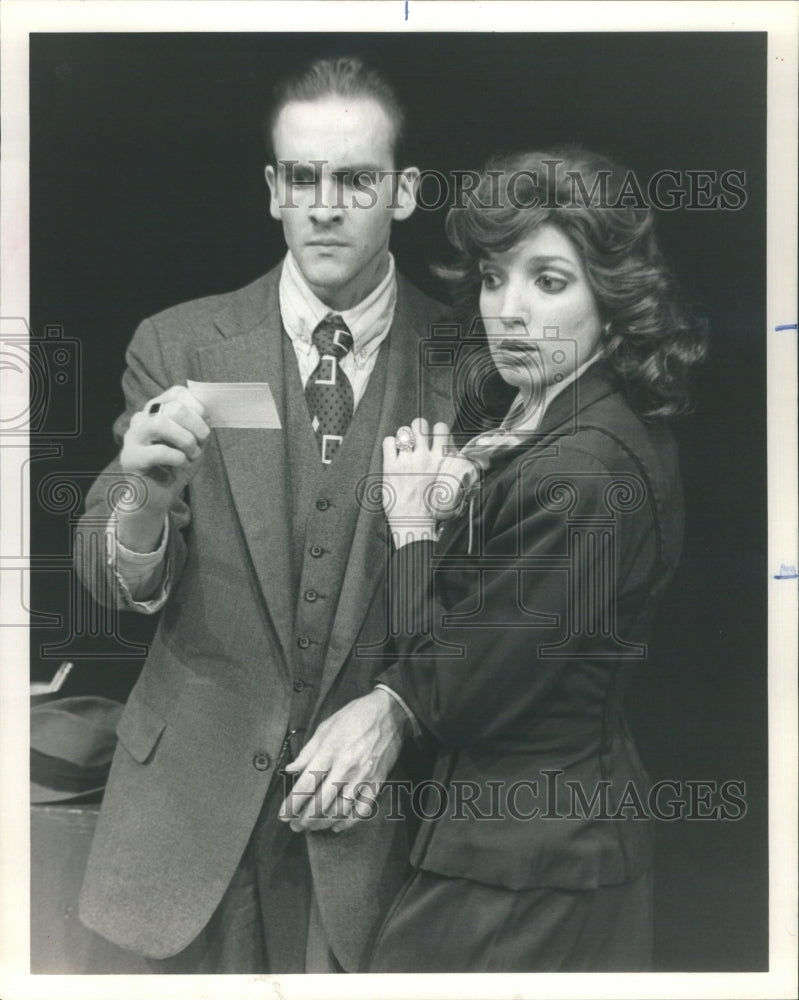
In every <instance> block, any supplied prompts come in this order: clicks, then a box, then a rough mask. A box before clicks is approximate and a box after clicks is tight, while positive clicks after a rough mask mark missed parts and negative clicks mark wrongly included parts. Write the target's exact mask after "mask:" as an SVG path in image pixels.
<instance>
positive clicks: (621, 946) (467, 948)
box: [369, 871, 652, 972]
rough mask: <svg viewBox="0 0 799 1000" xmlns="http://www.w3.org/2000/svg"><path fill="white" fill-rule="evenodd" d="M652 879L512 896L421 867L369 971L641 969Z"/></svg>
mask: <svg viewBox="0 0 799 1000" xmlns="http://www.w3.org/2000/svg"><path fill="white" fill-rule="evenodd" d="M651 954H652V887H651V873H649V872H647V873H645V874H644V875H642V876H641V877H640V878H638V879H636V880H635V881H634V882H625V883H622V884H620V885H606V886H600V887H599V888H598V889H580V890H573V889H550V888H542V889H524V890H521V891H518V892H514V891H513V890H510V889H502V888H498V887H496V886H490V885H482V884H480V883H478V882H472V881H470V880H469V879H465V878H447V877H446V876H442V875H434V874H432V873H431V872H426V871H417V872H416V873H415V874H414V875H413V877H412V878H411V879H410V880H409V882H408V883H407V884H406V886H405V889H404V890H403V892H402V893H401V894H400V896H398V898H397V900H396V901H395V903H394V906H393V907H392V909H391V911H390V912H389V915H388V917H387V919H386V922H385V924H384V925H383V928H382V930H381V932H380V934H379V936H378V939H377V943H376V946H375V950H374V953H373V957H372V962H371V965H370V968H369V971H370V972H646V971H648V970H649V969H650V968H651V961H652V958H651Z"/></svg>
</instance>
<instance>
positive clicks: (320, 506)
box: [316, 497, 330, 510]
mask: <svg viewBox="0 0 799 1000" xmlns="http://www.w3.org/2000/svg"><path fill="white" fill-rule="evenodd" d="M329 506H330V501H329V500H325V498H324V497H320V498H319V499H318V500H317V501H316V509H317V510H327V509H328V507H329Z"/></svg>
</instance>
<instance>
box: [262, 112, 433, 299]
mask: <svg viewBox="0 0 799 1000" xmlns="http://www.w3.org/2000/svg"><path fill="white" fill-rule="evenodd" d="M391 139H392V130H391V123H390V121H389V118H388V115H387V114H386V112H385V111H384V110H383V108H382V107H381V105H380V104H379V103H378V102H377V101H375V100H372V99H371V98H351V99H346V98H342V97H335V96H330V97H325V98H321V99H319V100H317V101H292V102H291V103H289V104H287V105H286V106H285V107H284V108H282V110H281V111H280V114H279V115H278V117H277V121H276V122H275V127H274V134H273V145H274V150H275V155H276V158H277V170H275V169H274V168H273V167H272V166H271V165H270V166H268V167H267V168H266V181H267V184H268V185H269V190H270V193H271V200H270V212H271V214H272V217H273V218H275V219H279V220H280V221H281V222H282V223H283V234H284V236H285V238H286V243H287V244H288V247H289V249H290V250H291V252H292V254H293V255H294V257H295V258H296V260H297V263H298V265H299V268H300V271H301V272H302V274H303V277H304V278H305V280H306V281H307V282H308V284H309V285H310V287H311V289H312V290H313V291H314V292H315V293H316V294H317V295H318V296H319V298H320V299H321V300H322V301H323V302H324V303H325V305H328V306H330V307H331V308H332V309H339V310H341V309H348V308H351V307H352V306H354V305H357V303H358V302H360V301H362V300H363V299H364V298H365V297H366V296H367V295H368V294H369V293H370V292H371V291H372V290H373V289H374V288H375V287H376V286H377V285H378V284H379V282H380V281H381V279H382V278H383V277H384V275H385V273H386V268H387V266H388V243H389V235H390V231H391V223H392V221H393V220H394V219H404V218H407V217H408V216H409V215H410V214H411V212H412V211H413V209H414V208H415V202H414V196H413V187H414V181H415V178H416V176H417V175H418V171H416V170H415V168H408V169H407V170H405V171H403V172H402V173H401V174H397V173H396V172H395V167H394V157H393V153H392V142H391ZM380 171H384V172H385V174H384V176H382V178H381V177H380V175H379V172H380Z"/></svg>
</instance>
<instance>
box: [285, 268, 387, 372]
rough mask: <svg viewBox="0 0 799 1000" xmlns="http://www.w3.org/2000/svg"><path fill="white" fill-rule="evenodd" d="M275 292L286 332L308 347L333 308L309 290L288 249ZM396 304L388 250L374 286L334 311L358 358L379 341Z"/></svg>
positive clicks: (385, 331) (303, 346)
mask: <svg viewBox="0 0 799 1000" xmlns="http://www.w3.org/2000/svg"><path fill="white" fill-rule="evenodd" d="M278 295H279V300H280V315H281V318H282V320H283V326H284V327H285V328H286V333H287V334H288V335H289V337H290V339H291V340H292V342H293V343H294V344H295V346H299V347H300V348H301V349H303V350H305V351H310V349H311V346H312V342H311V335H312V334H313V331H314V330H315V329H316V327H317V326H318V324H319V323H320V322H321V321H322V320H323V319H324V318H325V316H327V314H328V313H330V312H335V310H332V309H330V307H329V306H326V305H325V304H324V302H322V301H321V299H320V298H319V297H318V296H317V295H316V294H315V293H314V292H313V291H312V290H311V288H310V287H309V286H308V283H307V281H306V280H305V278H304V277H303V276H302V272H301V271H300V268H299V266H298V264H297V261H296V259H295V257H294V255H293V254H292V252H291V251H290V250H289V251H288V252H287V253H286V257H285V259H284V261H283V268H282V270H281V272H280V284H279V286H278ZM396 304H397V276H396V269H395V266H394V257H393V256H392V255H391V254H389V255H388V270H387V271H386V275H385V277H384V278H383V280H382V281H381V282H380V284H379V285H378V286H377V288H375V289H374V290H373V291H372V292H370V293H369V295H367V296H366V298H365V299H363V301H361V302H359V303H358V304H357V305H355V306H353V308H352V309H344V310H340V311H339V312H338V315H339V316H341V318H342V319H343V320H344V322H345V323H346V324H347V326H348V328H349V331H350V333H351V334H352V339H353V352H354V353H355V355H356V357H357V358H358V359H359V360H361V361H364V360H366V359H367V358H368V357H369V356H370V355H371V354H372V352H373V351H376V350H377V348H378V347H379V346H380V344H381V343H382V341H383V339H384V338H385V335H386V334H387V333H388V330H389V327H390V326H391V322H392V320H393V319H394V309H395V307H396Z"/></svg>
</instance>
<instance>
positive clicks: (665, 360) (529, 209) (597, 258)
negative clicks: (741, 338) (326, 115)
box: [436, 148, 707, 419]
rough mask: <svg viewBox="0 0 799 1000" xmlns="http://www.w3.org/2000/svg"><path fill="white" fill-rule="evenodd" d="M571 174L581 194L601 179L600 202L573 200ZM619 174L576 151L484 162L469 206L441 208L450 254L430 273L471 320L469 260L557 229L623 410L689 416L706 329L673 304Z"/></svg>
mask: <svg viewBox="0 0 799 1000" xmlns="http://www.w3.org/2000/svg"><path fill="white" fill-rule="evenodd" d="M553 163H557V168H556V172H555V174H554V177H553V176H552V175H551V170H550V168H551V166H552V165H553ZM575 176H577V177H579V178H580V180H581V181H582V182H583V186H584V188H585V191H586V192H593V191H594V190H595V185H597V184H598V183H599V182H600V181H602V182H604V183H605V184H606V192H607V197H606V199H604V204H594V203H593V199H592V198H590V197H589V198H586V197H582V196H581V197H575V194H576V189H575V181H574V178H575ZM627 176H628V171H626V170H624V169H623V168H621V167H619V166H618V165H617V164H615V163H613V162H612V161H610V160H608V159H606V158H605V157H603V156H599V155H598V154H596V153H591V152H588V151H586V150H582V149H577V148H567V149H562V150H553V151H551V152H530V153H519V154H517V155H515V156H509V157H506V158H503V159H497V160H494V161H492V162H489V163H488V165H487V166H486V168H485V170H484V171H483V172H482V174H481V179H480V183H479V185H478V186H477V187H476V188H475V189H474V195H475V199H474V200H472V201H471V202H470V203H469V204H467V205H465V206H463V207H461V206H455V207H453V208H451V209H450V210H449V214H448V216H447V222H446V227H447V235H448V236H449V239H450V242H451V243H452V245H453V246H454V248H455V251H456V254H457V256H456V259H455V260H454V261H453V262H452V263H451V264H450V265H449V266H447V267H441V268H437V269H436V270H437V271H438V273H439V275H440V276H442V277H444V278H445V279H446V280H448V281H449V282H450V283H451V287H452V288H453V291H454V293H455V299H456V301H457V305H458V308H459V311H460V312H461V313H462V316H461V318H462V319H466V318H467V316H468V317H473V316H475V315H478V301H479V294H480V286H481V281H482V277H481V274H480V270H479V262H480V261H481V260H486V259H487V258H490V257H491V256H492V255H494V254H501V253H505V252H507V251H509V250H512V249H513V248H514V247H515V246H516V245H517V244H518V243H519V242H520V241H521V240H523V239H525V238H526V237H527V236H529V235H530V234H531V233H532V232H534V231H535V230H536V229H538V228H539V227H540V226H542V225H544V224H545V223H549V224H551V225H554V226H557V228H558V229H560V230H561V232H562V233H564V234H565V235H566V236H567V237H568V238H569V239H570V240H571V241H572V243H573V244H574V245H575V247H576V248H577V250H578V252H579V254H580V257H581V259H582V263H583V266H584V267H585V271H586V275H587V277H588V282H589V284H590V286H591V289H592V291H593V293H594V296H595V297H596V301H597V305H598V307H599V312H600V317H601V319H602V321H603V327H602V334H601V344H602V348H603V353H604V357H605V359H606V361H607V363H608V365H609V366H610V369H611V371H612V372H613V373H614V375H615V377H616V378H617V380H618V381H619V383H620V384H621V386H622V388H623V389H624V391H625V394H626V396H627V398H628V400H629V402H630V404H631V406H632V407H633V408H634V409H635V410H636V411H637V412H638V414H639V415H641V416H642V417H645V418H650V419H653V418H663V417H672V416H677V415H679V414H682V413H687V412H689V411H690V409H691V404H692V400H691V395H692V394H691V391H690V390H691V383H692V381H693V376H694V373H695V370H696V368H697V366H698V365H699V364H700V362H702V361H703V360H704V358H705V355H706V353H707V323H706V321H705V320H704V319H702V318H699V317H695V316H694V315H693V314H692V312H691V311H690V310H689V309H688V308H687V307H686V306H685V305H684V304H683V303H682V301H681V297H680V294H679V290H678V288H677V285H676V281H675V278H674V275H673V273H672V270H671V268H670V267H669V265H668V264H667V262H666V260H665V258H664V256H663V254H662V252H661V249H660V247H659V246H658V243H657V240H656V238H655V232H654V213H653V211H652V209H651V207H636V206H632V205H629V204H626V205H625V204H623V203H621V202H622V199H620V197H619V195H620V193H621V191H622V190H623V184H624V180H625V178H626V177H627ZM553 196H554V198H553ZM611 206H612V207H611ZM617 206H618V207H617Z"/></svg>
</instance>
